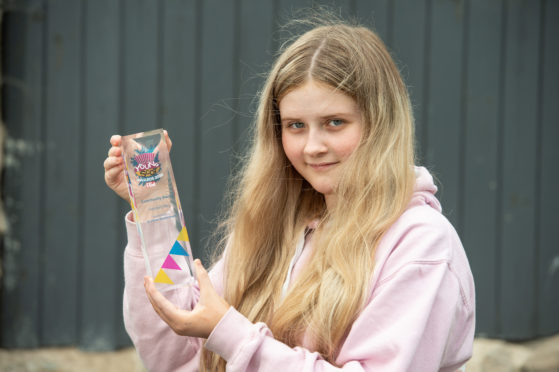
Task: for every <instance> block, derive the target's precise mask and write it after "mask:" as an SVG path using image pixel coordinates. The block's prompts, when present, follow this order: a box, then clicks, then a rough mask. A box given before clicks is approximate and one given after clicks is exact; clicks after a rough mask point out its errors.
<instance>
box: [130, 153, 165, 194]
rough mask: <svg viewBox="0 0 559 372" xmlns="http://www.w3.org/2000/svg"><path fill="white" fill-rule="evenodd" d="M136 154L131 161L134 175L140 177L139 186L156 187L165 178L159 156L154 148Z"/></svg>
mask: <svg viewBox="0 0 559 372" xmlns="http://www.w3.org/2000/svg"><path fill="white" fill-rule="evenodd" d="M136 154H137V155H135V156H134V157H133V158H132V159H131V161H132V166H133V167H134V173H135V174H136V176H137V177H138V183H139V185H140V186H145V187H153V186H155V183H156V182H157V181H159V180H160V179H161V177H163V174H162V173H161V163H160V162H159V154H158V153H156V152H155V148H154V147H152V148H143V149H142V150H136Z"/></svg>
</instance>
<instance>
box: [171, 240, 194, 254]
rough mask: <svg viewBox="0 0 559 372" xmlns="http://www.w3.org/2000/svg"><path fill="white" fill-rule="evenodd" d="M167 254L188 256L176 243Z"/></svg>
mask: <svg viewBox="0 0 559 372" xmlns="http://www.w3.org/2000/svg"><path fill="white" fill-rule="evenodd" d="M169 254H178V255H181V256H190V255H189V254H188V252H187V251H185V250H184V248H183V247H182V245H181V244H180V243H179V242H178V241H176V242H175V244H174V245H173V248H171V252H169Z"/></svg>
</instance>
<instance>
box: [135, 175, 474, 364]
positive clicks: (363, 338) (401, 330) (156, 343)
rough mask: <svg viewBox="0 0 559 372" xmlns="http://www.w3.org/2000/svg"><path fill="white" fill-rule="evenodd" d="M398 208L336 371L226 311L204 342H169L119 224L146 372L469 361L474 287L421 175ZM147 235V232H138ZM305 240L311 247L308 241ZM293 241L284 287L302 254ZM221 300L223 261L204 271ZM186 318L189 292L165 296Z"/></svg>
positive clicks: (193, 293) (192, 299) (138, 257)
mask: <svg viewBox="0 0 559 372" xmlns="http://www.w3.org/2000/svg"><path fill="white" fill-rule="evenodd" d="M416 176H417V179H416V186H415V192H414V195H413V198H412V200H411V202H410V204H409V206H408V209H407V210H406V211H405V212H404V213H403V214H402V216H401V217H400V218H399V219H398V220H397V221H396V222H395V223H394V225H393V226H392V227H391V228H390V229H389V230H388V232H387V233H386V234H385V236H384V237H383V239H382V241H381V243H380V244H379V246H378V248H377V252H376V256H375V262H376V264H375V269H374V274H373V277H372V281H371V288H372V290H371V295H370V297H369V300H368V302H367V304H366V306H365V308H364V309H363V311H362V312H361V313H360V314H359V316H358V318H357V319H356V320H355V322H354V323H353V325H352V327H351V328H350V329H349V330H348V335H347V338H346V339H345V341H344V343H343V344H342V346H341V349H340V352H339V354H338V357H337V359H336V364H337V365H338V366H340V367H336V366H334V365H332V364H330V363H328V362H326V361H325V360H323V359H321V357H320V355H319V354H318V353H316V352H311V351H309V350H308V349H307V348H306V347H305V346H306V345H304V344H303V345H301V346H298V347H295V348H290V347H288V346H287V345H285V344H283V343H281V342H279V341H277V340H275V339H274V337H273V335H272V334H271V332H270V330H269V329H268V328H267V326H266V325H265V324H263V323H256V324H253V323H251V322H250V321H249V320H248V319H246V318H245V317H244V316H243V315H242V314H240V313H239V312H237V311H236V310H235V309H234V308H230V310H229V311H228V312H227V313H226V314H225V316H224V317H223V318H222V319H221V321H220V322H219V324H218V325H217V326H216V327H215V328H214V330H213V332H212V334H211V335H210V337H209V338H208V340H207V341H206V342H205V344H204V340H202V339H197V338H189V337H182V336H178V335H176V334H175V333H174V332H173V331H172V330H171V329H170V328H169V327H168V326H167V325H166V324H165V323H164V322H163V321H162V320H161V319H160V318H159V317H158V316H157V314H156V313H155V311H154V310H153V308H152V307H151V305H150V303H149V301H148V299H147V297H146V294H145V292H144V287H143V277H144V275H145V268H144V264H143V258H142V253H141V250H140V244H139V238H138V235H137V232H136V227H135V225H134V223H133V222H131V221H130V220H129V218H126V226H127V230H128V245H127V247H126V250H125V264H124V268H125V282H126V286H125V291H124V322H125V326H126V329H127V331H128V334H129V335H130V337H131V339H132V341H133V342H134V345H135V346H136V349H137V351H138V353H139V355H140V357H141V358H142V360H143V361H144V363H145V366H146V367H147V368H148V369H149V370H150V371H197V370H198V364H199V358H200V353H201V349H202V347H206V348H207V349H209V350H211V351H214V352H216V353H218V354H219V355H221V356H222V357H223V358H224V359H225V360H227V370H228V371H239V372H240V371H270V372H277V371H289V372H291V371H308V372H310V371H334V370H340V369H341V370H343V371H375V372H376V371H390V372H399V371H419V372H429V371H445V372H446V371H456V370H457V369H458V368H460V367H461V366H463V365H464V363H465V362H466V361H467V360H468V359H469V358H470V356H471V353H472V344H473V338H474V326H475V316H474V310H475V294H474V282H473V277H472V273H471V270H470V266H469V264H468V259H467V258H466V254H465V252H464V249H463V248H462V244H461V243H460V239H459V238H458V235H457V234H456V232H455V230H454V228H453V227H452V225H451V224H450V223H449V222H448V221H447V219H446V218H445V217H444V216H443V215H442V214H441V206H440V204H439V202H438V200H437V199H436V198H435V196H434V194H435V193H436V191H437V187H436V186H435V185H434V183H433V178H432V177H431V175H430V174H429V172H428V171H427V170H426V169H425V168H423V167H417V168H416ZM146 233H150V234H157V233H158V232H157V231H151V232H146ZM311 240H312V239H311ZM303 242H304V239H303V238H301V242H300V246H301V248H302V252H300V253H301V254H298V255H296V256H295V258H294V262H293V263H294V265H292V271H291V273H290V276H288V279H287V283H286V287H287V286H289V284H290V283H293V281H294V279H295V278H296V277H297V275H298V273H299V272H300V270H301V267H302V266H304V263H305V259H306V257H308V255H309V252H310V251H311V250H312V244H311V243H310V242H309V241H306V242H304V244H303ZM210 277H211V279H212V282H213V284H214V286H215V288H216V290H217V291H218V293H221V294H222V293H223V262H222V261H219V262H217V263H216V265H215V266H214V267H213V268H212V270H211V272H210ZM166 297H167V298H169V299H170V300H171V301H172V302H173V303H174V304H176V305H177V306H181V307H183V308H185V309H191V308H193V306H194V305H195V303H196V301H197V299H198V297H199V291H198V289H197V288H194V289H193V290H174V291H172V292H167V293H166Z"/></svg>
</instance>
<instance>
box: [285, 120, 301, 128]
mask: <svg viewBox="0 0 559 372" xmlns="http://www.w3.org/2000/svg"><path fill="white" fill-rule="evenodd" d="M287 127H288V128H293V129H301V128H304V127H305V124H303V123H301V122H300V121H298V122H295V123H290V124H289V125H288V126H287Z"/></svg>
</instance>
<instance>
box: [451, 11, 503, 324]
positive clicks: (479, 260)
mask: <svg viewBox="0 0 559 372" xmlns="http://www.w3.org/2000/svg"><path fill="white" fill-rule="evenodd" d="M469 14H470V16H469V17H468V18H469V27H468V38H467V39H468V46H467V50H468V55H467V56H466V58H467V62H466V63H467V69H468V70H467V77H468V79H467V84H466V85H467V90H466V96H465V104H466V109H465V116H466V118H465V126H466V131H465V138H463V139H462V140H463V141H465V148H464V149H465V154H464V157H465V163H464V180H465V183H464V188H463V193H462V195H461V198H463V200H464V202H463V206H464V210H463V216H464V218H463V225H462V239H463V242H464V247H465V249H466V252H467V254H468V257H469V259H470V265H471V267H472V271H473V274H474V278H475V279H476V283H477V284H479V285H477V286H476V304H477V309H476V329H477V332H478V333H480V334H482V335H492V334H495V333H496V332H497V328H496V323H497V319H496V312H495V309H497V306H498V303H497V298H498V293H497V281H496V275H495V272H496V269H497V267H498V265H499V262H498V256H497V225H496V222H497V198H498V195H497V174H498V171H497V158H498V150H497V149H498V145H497V144H498V142H499V138H498V136H499V133H498V121H499V99H500V97H499V87H500V80H499V77H500V76H501V75H500V73H499V71H500V69H501V53H500V51H501V29H502V22H503V19H502V2H500V1H491V2H489V1H485V0H473V1H471V2H470V4H469ZM481 211H483V213H480V212H481Z"/></svg>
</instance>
